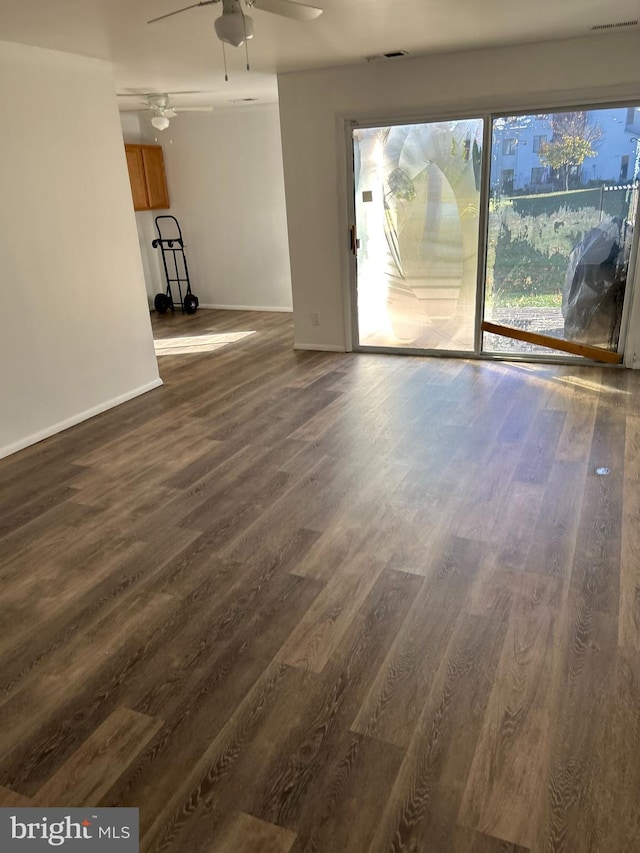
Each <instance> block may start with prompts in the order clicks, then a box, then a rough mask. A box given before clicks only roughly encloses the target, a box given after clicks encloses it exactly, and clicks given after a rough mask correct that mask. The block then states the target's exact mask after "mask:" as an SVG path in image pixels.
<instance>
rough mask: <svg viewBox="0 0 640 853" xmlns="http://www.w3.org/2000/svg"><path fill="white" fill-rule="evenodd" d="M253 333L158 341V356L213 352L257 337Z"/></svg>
mask: <svg viewBox="0 0 640 853" xmlns="http://www.w3.org/2000/svg"><path fill="white" fill-rule="evenodd" d="M255 334H256V333H255V331H253V332H216V333H215V334H212V335H186V336H179V337H176V338H161V339H160V340H156V341H155V342H154V343H155V348H156V355H157V356H161V355H193V354H194V353H200V352H213V351H214V350H217V349H222V347H226V346H228V345H229V344H235V343H237V342H238V341H241V340H242V339H243V338H248V337H249V336H250V335H255Z"/></svg>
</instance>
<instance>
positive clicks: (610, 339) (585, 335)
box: [562, 219, 631, 348]
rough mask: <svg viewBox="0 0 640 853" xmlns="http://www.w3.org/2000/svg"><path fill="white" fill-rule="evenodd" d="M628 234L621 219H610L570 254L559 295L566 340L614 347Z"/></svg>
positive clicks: (618, 325)
mask: <svg viewBox="0 0 640 853" xmlns="http://www.w3.org/2000/svg"><path fill="white" fill-rule="evenodd" d="M623 230H624V234H623ZM630 232H631V228H630V226H627V228H624V229H623V223H622V222H621V220H620V219H610V220H608V221H606V222H601V223H599V224H598V225H596V227H595V228H592V229H591V231H589V232H588V233H587V234H585V236H584V237H583V238H582V240H580V242H579V243H577V244H576V245H575V246H574V247H573V249H572V250H571V254H570V255H569V265H568V267H567V272H566V275H565V280H564V290H563V293H562V316H563V317H564V334H565V338H566V339H567V340H572V341H581V342H583V343H589V344H593V345H594V346H603V347H610V348H615V347H616V346H617V340H618V336H619V332H620V317H621V312H622V300H623V296H624V287H625V279H626V264H625V255H626V251H625V248H626V246H625V244H626V245H630V242H631V234H630Z"/></svg>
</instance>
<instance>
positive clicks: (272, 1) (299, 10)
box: [247, 0, 322, 21]
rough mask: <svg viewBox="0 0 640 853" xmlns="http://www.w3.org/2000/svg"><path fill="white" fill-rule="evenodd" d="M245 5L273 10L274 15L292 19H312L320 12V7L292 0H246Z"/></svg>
mask: <svg viewBox="0 0 640 853" xmlns="http://www.w3.org/2000/svg"><path fill="white" fill-rule="evenodd" d="M247 5H248V6H253V8H254V9H261V10H262V11H263V12H273V13H274V15H282V16H283V17H285V18H292V19H293V20H294V21H313V19H314V18H317V17H318V16H319V15H321V14H322V9H319V8H318V7H317V6H308V5H307V4H306V3H294V2H293V0H247Z"/></svg>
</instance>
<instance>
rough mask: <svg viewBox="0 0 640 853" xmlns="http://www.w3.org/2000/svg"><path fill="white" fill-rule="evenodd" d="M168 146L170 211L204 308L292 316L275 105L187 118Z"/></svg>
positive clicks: (177, 123)
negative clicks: (277, 312) (282, 312)
mask: <svg viewBox="0 0 640 853" xmlns="http://www.w3.org/2000/svg"><path fill="white" fill-rule="evenodd" d="M145 124H146V122H145V121H144V120H143V121H142V125H143V135H144V136H145V138H146V140H147V141H155V138H157V141H158V142H160V143H161V144H162V147H163V150H164V157H165V165H166V169H167V182H168V185H169V197H170V200H171V210H170V211H169V213H171V214H172V215H174V216H175V217H176V218H177V219H178V221H179V222H180V225H181V227H182V231H183V235H184V237H185V241H186V251H187V259H188V263H189V273H190V276H191V283H192V287H193V291H194V293H196V295H197V296H198V297H199V299H200V304H201V305H210V306H215V307H226V308H235V307H241V308H247V309H251V308H254V309H256V308H257V309H264V308H266V309H275V310H285V311H286V310H291V274H290V270H289V246H288V242H287V226H286V210H285V200H284V178H283V171H282V149H281V143H280V125H279V120H278V107H277V105H276V104H265V105H256V106H253V107H239V108H237V109H229V110H221V111H218V112H214V113H211V114H207V113H195V114H194V113H182V114H180V115H178V117H177V118H175V119H172V121H171V125H170V127H169V128H168V129H167V130H165V131H162V132H158V131H155V132H154V134H155V138H153V137H151V138H150V134H149V131H148V130H145Z"/></svg>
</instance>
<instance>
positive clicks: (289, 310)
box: [200, 302, 293, 314]
mask: <svg viewBox="0 0 640 853" xmlns="http://www.w3.org/2000/svg"><path fill="white" fill-rule="evenodd" d="M200 308H215V309H217V310H218V311H272V312H274V313H277V314H292V313H293V308H282V307H274V306H271V305H213V304H207V303H205V302H201V303H200Z"/></svg>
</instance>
